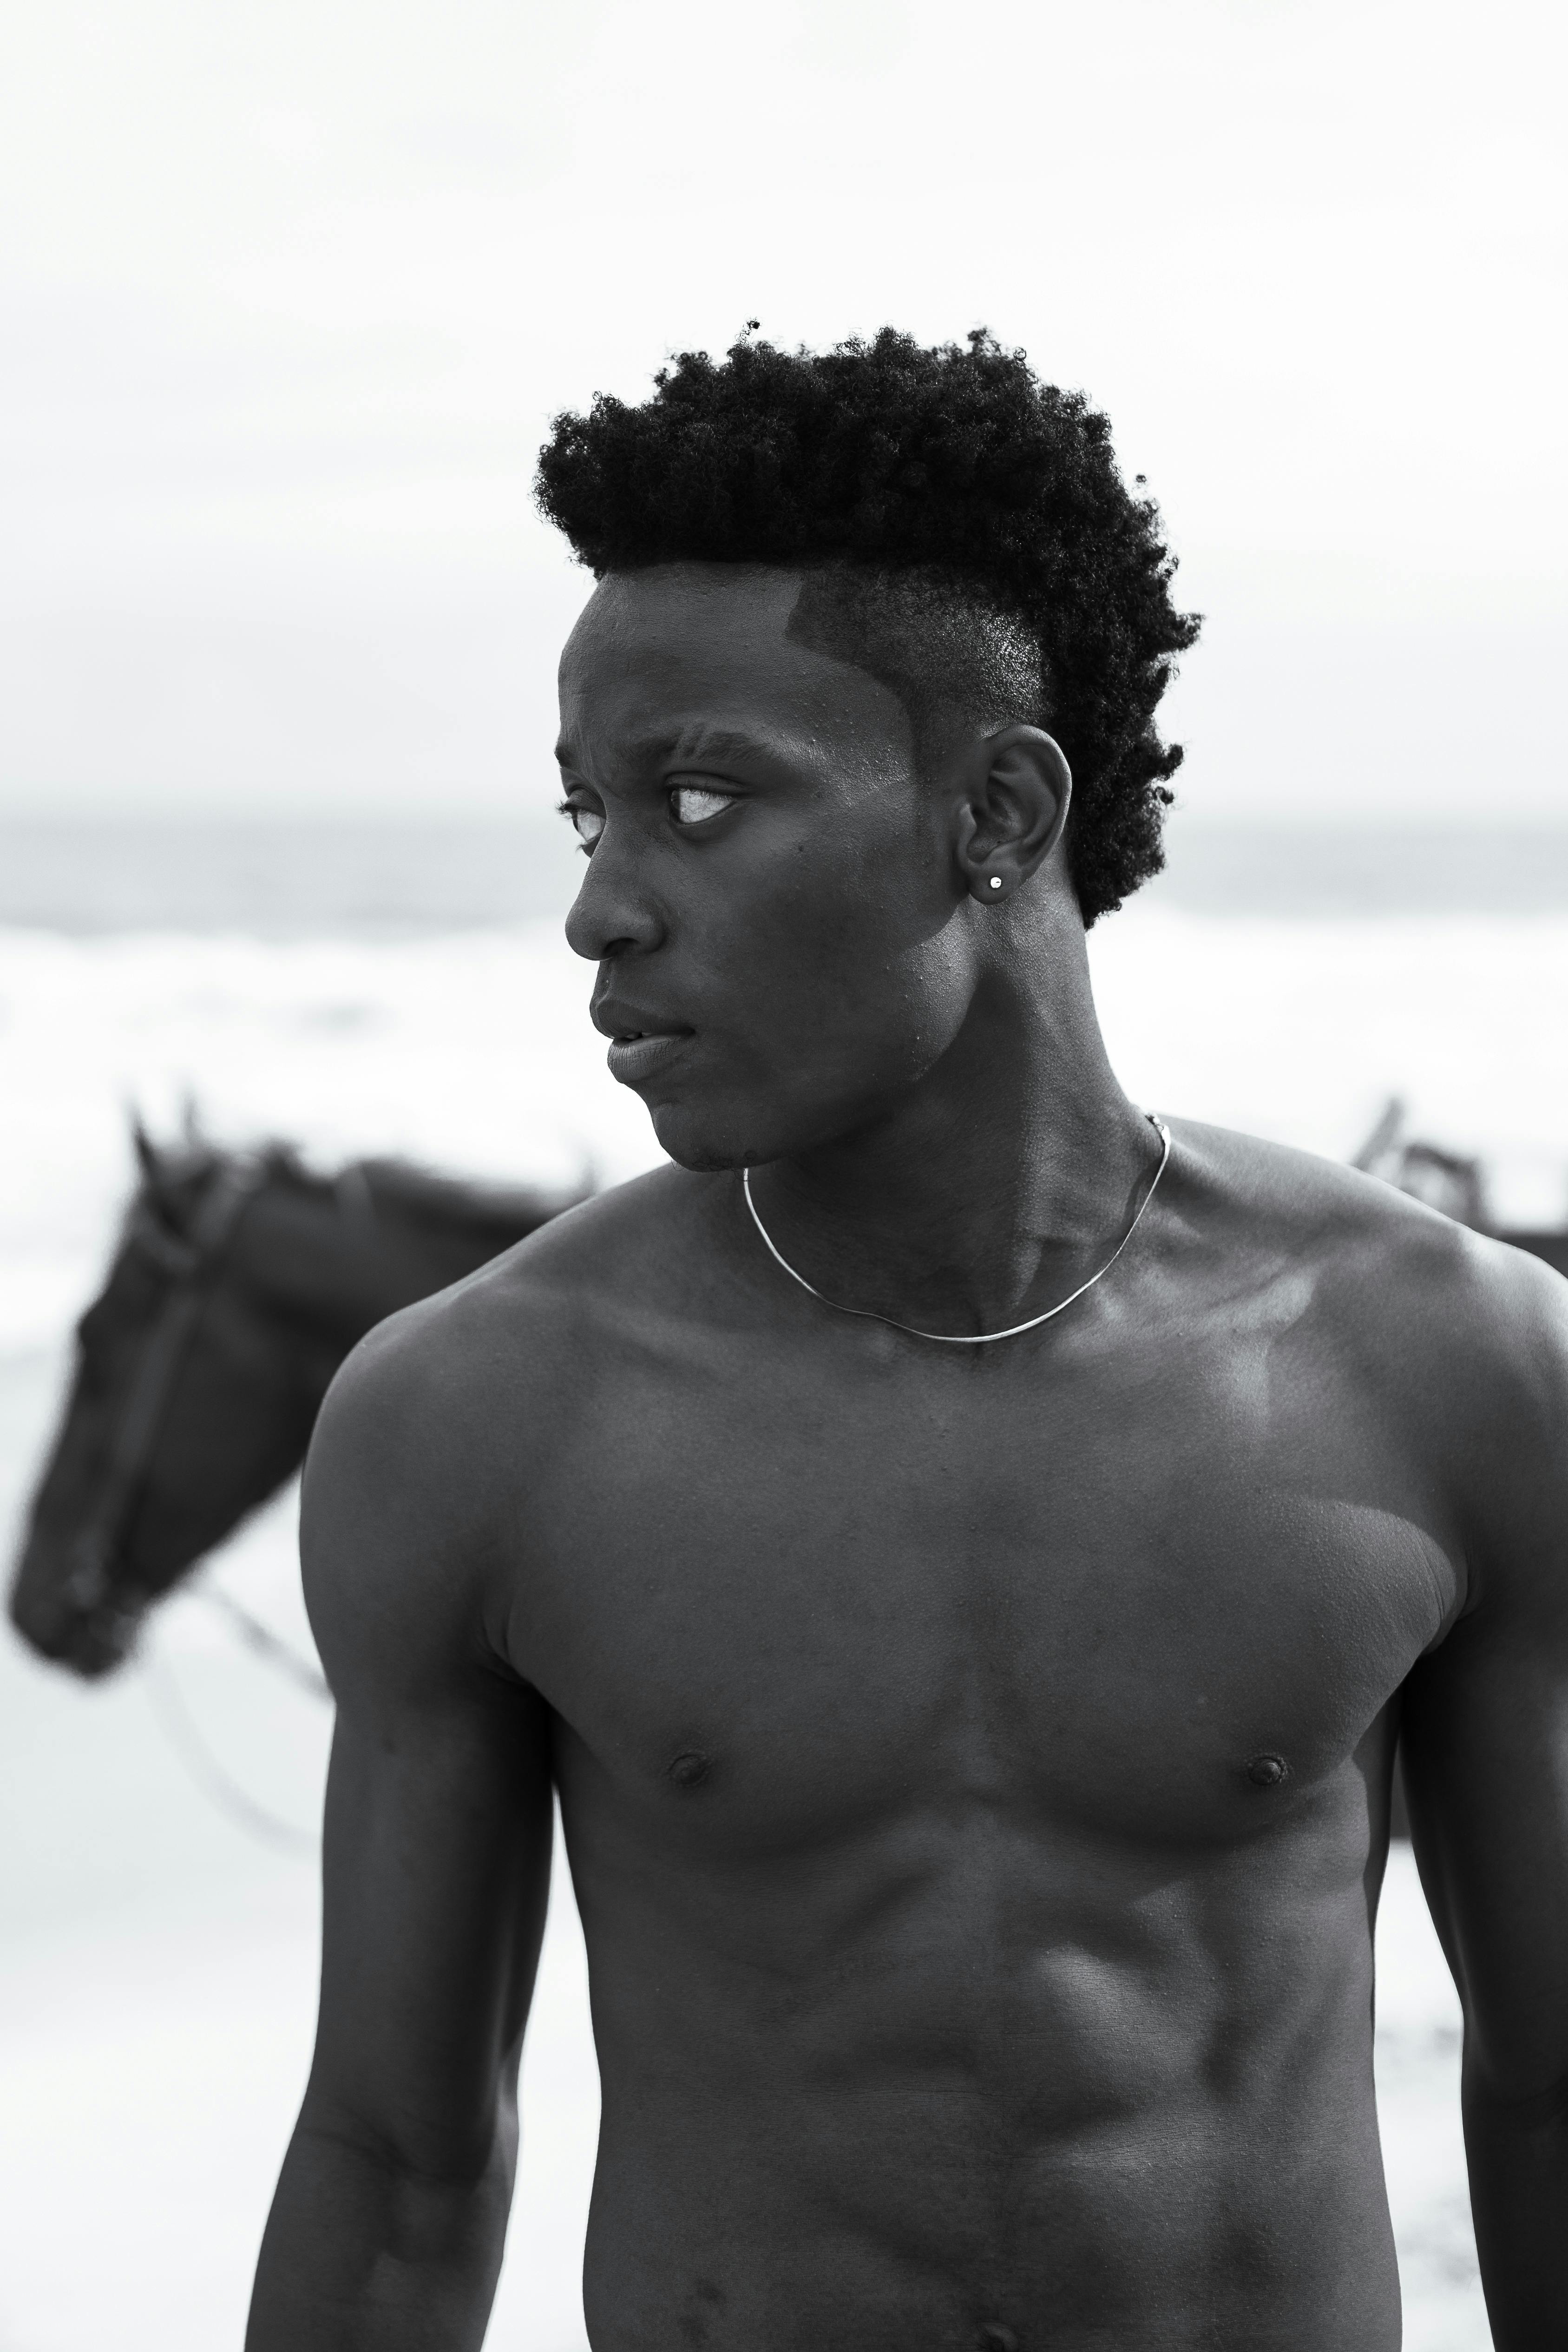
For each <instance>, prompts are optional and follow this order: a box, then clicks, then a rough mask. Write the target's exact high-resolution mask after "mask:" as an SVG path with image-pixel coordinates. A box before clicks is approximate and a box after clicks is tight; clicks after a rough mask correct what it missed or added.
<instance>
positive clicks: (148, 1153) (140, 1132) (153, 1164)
mask: <svg viewBox="0 0 1568 2352" xmlns="http://www.w3.org/2000/svg"><path fill="white" fill-rule="evenodd" d="M131 1144H132V1146H133V1148H134V1150H135V1152H136V1164H137V1166H138V1167H139V1168H140V1169H141V1180H142V1181H143V1183H146V1184H156V1182H157V1181H158V1179H159V1177H160V1176H161V1175H162V1172H163V1163H162V1160H160V1158H159V1157H158V1146H157V1145H156V1144H155V1143H154V1142H153V1140H152V1137H151V1136H150V1135H149V1134H148V1132H147V1129H145V1128H144V1127H143V1126H142V1124H141V1112H140V1111H139V1110H137V1109H136V1108H134V1106H133V1107H132V1108H131Z"/></svg>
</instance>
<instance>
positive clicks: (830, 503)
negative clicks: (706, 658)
mask: <svg viewBox="0 0 1568 2352" xmlns="http://www.w3.org/2000/svg"><path fill="white" fill-rule="evenodd" d="M1141 485H1142V478H1141V477H1140V478H1139V487H1140V488H1141ZM536 497H537V499H538V505H539V508H540V510H541V512H542V513H543V514H544V515H545V516H546V517H547V518H548V519H549V520H550V521H552V522H554V523H555V524H557V525H558V526H559V529H560V530H562V531H563V532H564V533H565V535H566V537H567V539H568V541H570V545H571V547H572V549H573V551H574V552H575V553H576V554H577V556H578V557H579V559H580V561H581V562H584V563H586V564H588V565H589V566H590V568H591V570H592V571H593V572H594V574H595V576H596V577H598V578H600V579H602V578H604V577H605V576H606V574H608V573H614V572H639V571H644V570H649V569H652V568H653V567H654V566H656V565H660V564H670V563H705V564H714V563H718V564H722V563H731V564H735V565H737V566H748V567H756V566H765V567H772V568H775V569H779V570H787V571H791V572H798V573H800V574H802V575H803V578H804V583H805V584H804V585H803V588H802V593H801V595H800V598H799V599H798V601H797V607H796V612H795V614H794V615H793V616H792V618H791V622H790V625H789V633H790V635H792V636H793V637H795V638H796V640H797V641H798V642H801V643H806V644H810V645H811V646H815V647H816V648H817V649H819V650H821V651H823V652H828V653H831V654H833V655H835V656H837V657H838V658H840V659H842V660H847V661H851V662H852V663H854V664H855V665H856V666H857V667H862V668H864V669H866V670H867V671H868V672H870V674H871V675H873V676H874V677H878V678H879V679H880V680H881V682H883V684H885V685H887V686H888V687H889V688H891V689H892V690H893V691H894V693H895V694H897V695H898V697H899V698H900V700H901V701H902V702H903V703H904V707H905V709H907V711H908V712H909V715H910V719H911V724H912V728H913V730H914V733H915V740H916V748H917V751H920V750H922V749H924V748H925V745H926V744H928V743H929V741H930V740H931V736H932V734H933V731H934V728H935V725H936V721H937V720H938V719H940V718H942V717H944V716H946V717H949V718H950V717H954V716H956V717H960V718H962V719H965V720H966V721H967V722H968V723H970V724H973V725H976V726H979V727H984V728H987V729H989V728H992V727H996V726H1001V725H1005V724H1008V723H1009V722H1012V721H1017V720H1023V721H1026V722H1028V723H1031V724H1036V725H1047V726H1049V727H1050V729H1051V733H1052V734H1053V735H1054V736H1055V737H1056V739H1057V740H1058V741H1059V742H1060V743H1061V748H1062V751H1064V752H1065V754H1066V756H1067V760H1068V762H1069V765H1070V766H1071V771H1072V776H1073V803H1072V814H1071V817H1070V820H1069V823H1068V828H1067V835H1066V854H1067V862H1068V868H1069V871H1070V873H1071V877H1072V882H1073V887H1074V888H1075V890H1076V892H1077V896H1078V902H1079V906H1080V908H1081V909H1082V915H1083V919H1084V922H1085V924H1086V925H1087V924H1090V923H1092V922H1093V921H1094V920H1095V919H1096V918H1097V917H1098V916H1100V915H1102V914H1106V913H1109V912H1110V911H1111V910H1112V909H1113V908H1115V907H1117V906H1119V905H1120V904H1121V903H1122V901H1123V899H1124V898H1125V897H1126V896H1127V894H1128V893H1129V892H1130V891H1132V890H1134V889H1136V887H1138V885H1139V884H1140V883H1141V882H1144V881H1146V880H1147V879H1148V877H1150V876H1151V875H1152V874H1155V873H1157V872H1158V870H1159V868H1160V866H1162V865H1163V864H1164V862H1165V859H1164V850H1163V847H1162V844H1161V832H1162V827H1163V824H1164V818H1165V814H1166V809H1167V808H1168V807H1169V805H1170V803H1171V801H1172V798H1173V795H1172V793H1171V792H1170V790H1169V788H1168V780H1169V778H1170V777H1171V776H1172V775H1173V774H1174V773H1175V772H1176V768H1177V767H1178V765H1179V764H1180V761H1181V757H1182V753H1181V747H1180V746H1179V744H1166V743H1164V742H1162V741H1161V740H1160V736H1159V733H1158V731H1157V730H1156V727H1155V709H1156V708H1157V705H1158V703H1159V700H1160V698H1161V696H1162V695H1163V694H1164V692H1165V688H1166V685H1167V684H1168V683H1169V680H1170V677H1171V676H1172V674H1173V672H1174V669H1175V665H1176V656H1177V655H1178V654H1179V653H1181V652H1182V651H1183V650H1185V648H1186V647H1187V646H1190V645H1192V644H1193V643H1194V642H1195V640H1196V638H1197V633H1198V626H1199V624H1198V619H1197V615H1196V614H1190V613H1180V612H1178V611H1177V610H1176V607H1175V604H1173V602H1172V599H1171V593H1170V590H1171V583H1172V580H1173V577H1174V574H1175V571H1176V559H1175V557H1174V556H1173V555H1172V553H1171V551H1170V550H1169V549H1168V548H1167V547H1166V544H1165V541H1164V540H1163V538H1162V536H1161V525H1160V518H1159V513H1158V509H1156V508H1155V505H1154V502H1153V501H1152V499H1147V498H1145V497H1141V496H1137V495H1134V491H1132V490H1129V488H1127V486H1126V484H1125V483H1124V480H1123V478H1122V476H1121V474H1120V472H1119V470H1118V468H1117V466H1116V462H1115V458H1114V456H1113V451H1112V447H1111V440H1110V426H1109V424H1108V422H1107V420H1106V419H1105V417H1103V415H1100V414H1099V413H1098V412H1097V411H1095V410H1093V409H1092V408H1091V407H1090V406H1089V404H1088V403H1087V401H1086V400H1085V399H1084V397H1083V395H1082V394H1081V393H1072V392H1062V391H1061V390H1060V389H1059V388H1058V387H1056V386H1055V385H1052V384H1048V383H1042V382H1041V381H1040V379H1039V378H1038V377H1037V376H1036V375H1035V374H1034V373H1033V371H1032V370H1031V369H1030V365H1029V362H1028V361H1027V359H1026V358H1025V356H1024V354H1023V353H1022V352H1007V351H1003V350H1002V349H1001V348H1000V346H999V345H998V343H997V342H996V341H995V339H994V338H993V337H992V336H990V335H989V334H988V332H987V331H985V330H984V329H978V328H977V329H976V330H975V331H974V332H973V333H971V334H970V335H969V337H968V338H967V344H966V345H958V344H952V343H949V344H941V345H937V346H935V347H932V348H925V347H923V346H922V345H920V344H918V343H916V342H915V340H914V338H913V337H911V336H908V335H904V334H900V333H898V332H897V331H895V330H894V329H893V328H891V327H886V328H883V330H882V331H881V333H880V334H878V335H877V336H876V337H875V338H874V339H873V341H870V342H863V341H849V342H845V343H841V344H840V345H838V346H836V347H835V348H834V349H833V350H831V351H828V352H808V351H805V350H801V351H799V352H782V351H779V350H778V349H776V348H775V347H774V346H773V345H772V344H770V343H768V342H765V341H751V340H750V339H749V338H743V339H742V340H741V341H738V342H737V343H735V344H734V345H732V346H731V348H730V350H729V351H728V352H727V354H726V356H725V358H724V360H723V361H722V362H716V361H714V360H713V359H711V358H710V357H709V355H708V353H707V352H683V353H682V354H680V356H679V357H678V358H676V359H675V360H674V361H672V362H671V363H670V364H669V365H668V366H667V367H665V368H664V369H662V370H661V371H660V373H658V375H657V376H656V377H655V378H654V390H653V396H652V397H651V398H650V399H648V400H646V401H644V402H643V403H642V404H640V405H637V406H632V405H631V404H628V403H626V402H624V401H621V400H618V399H616V398H614V397H613V396H612V394H602V393H601V394H599V395H597V396H596V398H595V399H594V401H593V403H592V404H591V407H590V409H589V410H588V412H587V413H586V414H583V415H577V414H572V413H570V412H569V413H567V414H565V415H560V416H558V417H557V418H556V420H555V424H554V426H553V429H552V433H551V437H550V439H549V441H548V442H547V443H546V444H545V446H544V447H543V449H542V450H541V451H540V453H539V465H538V478H537V481H536Z"/></svg>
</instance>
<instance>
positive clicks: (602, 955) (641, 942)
mask: <svg viewBox="0 0 1568 2352" xmlns="http://www.w3.org/2000/svg"><path fill="white" fill-rule="evenodd" d="M566 938H567V945H568V946H569V947H570V948H571V949H572V950H574V952H575V953H576V954H578V955H580V956H584V957H586V958H587V960H588V961H589V962H590V963H602V962H603V961H605V960H606V958H609V957H614V956H619V955H625V954H627V953H628V952H630V951H631V950H633V949H635V950H641V952H642V953H643V954H646V953H647V952H648V951H649V950H650V949H653V948H656V947H657V946H658V944H659V942H660V940H662V939H663V938H664V917H663V915H662V914H661V912H660V909H659V907H658V903H657V901H656V899H655V898H654V896H653V891H652V890H651V889H650V887H649V886H648V877H647V874H646V869H645V866H644V861H643V858H642V857H640V856H639V855H638V843H637V838H636V834H635V831H634V829H633V828H632V826H630V825H627V824H620V825H617V824H613V823H612V824H606V826H605V828H604V831H603V832H602V833H601V835H600V836H599V839H598V841H597V842H596V843H595V844H594V848H593V855H592V856H591V858H590V859H589V861H588V872H587V874H586V875H585V876H584V877H583V883H582V887H581V889H580V891H579V892H578V894H577V898H576V899H575V901H574V902H573V905H572V909H571V912H570V915H568V917H567V919H566Z"/></svg>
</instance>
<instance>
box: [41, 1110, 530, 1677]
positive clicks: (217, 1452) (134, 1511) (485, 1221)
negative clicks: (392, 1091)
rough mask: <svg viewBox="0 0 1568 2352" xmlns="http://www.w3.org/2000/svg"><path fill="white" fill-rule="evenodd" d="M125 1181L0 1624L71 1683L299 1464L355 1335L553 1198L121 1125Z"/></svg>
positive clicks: (505, 1242) (97, 1666)
mask: <svg viewBox="0 0 1568 2352" xmlns="http://www.w3.org/2000/svg"><path fill="white" fill-rule="evenodd" d="M136 1149H137V1154H138V1158H139V1160H140V1162H141V1182H140V1184H139V1185H138V1188H137V1190H136V1192H135V1194H134V1196H133V1197H132V1200H131V1205H130V1208H129V1210H128V1212H127V1214H126V1218H125V1223H124V1225H123V1228H122V1231H121V1234H120V1244H119V1247H118V1249H117V1251H116V1253H115V1257H114V1261H113V1264H112V1265H111V1266H110V1274H109V1279H108V1281H107V1282H106V1284H105V1285H104V1287H103V1289H102V1291H101V1292H100V1293H99V1297H97V1298H96V1299H95V1300H94V1302H93V1304H92V1306H91V1307H89V1309H88V1311H87V1313H86V1314H85V1315H84V1316H83V1318H82V1319H81V1322H80V1324H79V1326H78V1341H77V1366H76V1373H75V1377H74V1379H73V1381H72V1382H71V1387H70V1392H69V1395H68V1399H67V1402H66V1408H65V1412H64V1416H63V1419H62V1421H61V1423H60V1427H59V1429H58V1431H57V1434H56V1437H55V1441H54V1444H53V1446H52V1447H51V1449H50V1452H49V1455H48V1459H47V1463H46V1465H45V1467H44V1471H43V1475H42V1477H41V1479H40V1481H39V1485H38V1488H37V1495H36V1497H35V1499H34V1503H33V1507H32V1511H31V1514H30V1517H29V1521H28V1527H27V1532H26V1539H25V1541H24V1544H23V1549H22V1554H21V1559H20V1560H19V1562H18V1565H17V1568H16V1575H15V1578H14V1580H13V1582H12V1587H11V1600H10V1607H11V1616H12V1621H13V1622H14V1623H15V1624H16V1629H17V1631H18V1632H19V1633H21V1634H22V1636H23V1638H24V1639H25V1640H26V1641H27V1642H29V1643H31V1644H32V1646H33V1647H34V1649H36V1650H37V1651H39V1652H40V1653H41V1654H42V1655H43V1656H45V1657H47V1658H50V1659H53V1660H54V1661H56V1663H57V1664H61V1665H64V1666H68V1667H70V1668H71V1669H72V1670H73V1671H74V1672H75V1673H77V1674H79V1675H88V1676H89V1677H90V1676H97V1675H104V1674H108V1673H110V1672H111V1671H112V1669H113V1668H114V1667H116V1666H117V1665H119V1664H120V1663H121V1662H122V1660H123V1659H124V1658H125V1657H126V1656H127V1654H129V1651H130V1649H131V1644H132V1643H133V1641H134V1638H135V1635H136V1632H137V1629H138V1627H139V1625H140V1623H141V1620H142V1619H143V1617H145V1615H146V1614H147V1612H148V1611H149V1610H150V1609H151V1608H152V1606H153V1604H154V1603H155V1602H157V1601H160V1600H162V1598H163V1596H164V1595H165V1594H166V1593H168V1592H170V1591H172V1589H173V1587H174V1586H175V1585H176V1584H177V1583H178V1582H179V1581H180V1580H181V1579H182V1578H183V1576H185V1575H186V1574H187V1573H188V1572H189V1570H191V1569H192V1568H193V1567H194V1566H195V1564H196V1563H197V1561H198V1560H200V1559H202V1558H203V1557H204V1555H205V1554H206V1553H207V1552H209V1551H211V1550H212V1549H213V1548H214V1545H216V1544H219V1543H221V1542H222V1541H223V1539H224V1538H225V1536H227V1535H229V1534H230V1533H231V1532H232V1531H233V1529H234V1528H235V1527H236V1526H237V1525H238V1524H239V1522H240V1520H241V1519H242V1518H243V1517H245V1516H246V1513H247V1512H249V1511H252V1510H254V1509H255V1508H256V1507H257V1505H259V1504H261V1503H264V1502H266V1501H267V1498H268V1497H269V1496H272V1495H273V1494H275V1493H276V1492H277V1488H278V1487H279V1486H282V1485H283V1483H284V1481H285V1480H286V1479H287V1478H288V1477H290V1476H291V1475H293V1473H294V1472H295V1471H296V1470H297V1469H298V1466H299V1465H300V1463H301V1462H302V1461H303V1460H304V1457H305V1449H306V1446H307V1444H308V1441H309V1436H310V1432H311V1429H312V1427H313V1425H314V1423H315V1419H316V1415H317V1412H318V1411H319V1407H320V1403H321V1400H322V1398H323V1397H324V1396H325V1394H326V1392H327V1387H328V1383H329V1381H330V1380H331V1378H332V1375H333V1373H334V1372H335V1371H336V1370H337V1369H338V1366H339V1365H340V1363H341V1362H342V1360H343V1359H344V1357H345V1356H346V1355H347V1354H348V1353H349V1350H350V1348H352V1347H353V1346H354V1344H355V1342H356V1341H357V1340H359V1339H362V1338H363V1337H364V1334H365V1333H366V1332H367V1331H368V1330H370V1329H371V1327H372V1325H374V1324H376V1323H379V1322H380V1321H381V1320H382V1318H383V1317H385V1316H388V1315H391V1314H392V1313H393V1312H394V1310H395V1309H396V1308H398V1307H406V1306H408V1305H409V1304H410V1303H411V1302H412V1301H413V1300H414V1299H417V1298H423V1297H428V1296H429V1295H430V1294H431V1292H433V1291H436V1290H441V1289H444V1287H445V1286H446V1285H447V1284H448V1283H452V1282H455V1281H457V1280H459V1279H460V1277H461V1276H464V1275H465V1274H471V1273H473V1272H474V1271H475V1270H476V1268H477V1267H479V1266H481V1265H485V1264H486V1262H487V1261H488V1260H489V1259H491V1258H493V1257H495V1256H497V1255H498V1254H499V1253H500V1252H501V1251H502V1250H504V1249H507V1248H508V1247H510V1245H511V1244H513V1243H514V1242H517V1241H520V1240H521V1239H522V1238H523V1237H524V1235H525V1234H530V1233H533V1232H534V1231H535V1230H536V1229H537V1228H538V1226H539V1225H542V1224H544V1223H546V1222H547V1221H548V1220H549V1218H550V1217H552V1216H554V1215H555V1214H556V1213H558V1211H559V1210H560V1209H562V1208H565V1207H567V1206H569V1205H570V1203H569V1202H567V1201H565V1200H561V1199H550V1198H549V1197H547V1196H546V1195H544V1194H542V1193H539V1192H526V1191H516V1192H513V1191H500V1190H495V1191H491V1190H486V1188H484V1187H481V1186H478V1185H469V1184H461V1183H456V1182H454V1181H451V1180H450V1179H448V1178H444V1177H440V1176H434V1175H430V1174H428V1173H426V1172H425V1171H423V1170H421V1169H418V1168H414V1167H411V1166H408V1165H406V1164H404V1163H402V1162H400V1161H397V1160H361V1161H356V1162H355V1163H353V1164H352V1165H351V1166H350V1167H348V1168H345V1169H343V1170H342V1171H340V1174H339V1175H337V1176H336V1177H335V1178H331V1179H328V1178H323V1177H319V1176H314V1175H311V1174H309V1173H308V1171H306V1170H305V1169H304V1168H303V1167H302V1166H301V1165H300V1163H299V1161H298V1159H297V1158H296V1157H295V1155H294V1154H293V1153H292V1152H291V1151H289V1150H287V1148H285V1147H283V1146H280V1145H273V1146H270V1147H267V1148H266V1149H264V1150H260V1151H257V1152H252V1153H238V1152H229V1151H223V1150H218V1149H217V1148H216V1147H215V1146H214V1145H212V1144H210V1143H207V1142H204V1141H203V1140H201V1139H199V1138H196V1137H193V1138H192V1139H190V1140H189V1141H188V1142H187V1143H186V1144H185V1146H184V1147H183V1148H182V1149H180V1150H171V1151H160V1150H155V1149H154V1147H153V1146H152V1144H151V1143H150V1142H149V1141H148V1139H147V1138H146V1137H145V1136H144V1135H143V1134H141V1131H140V1130H138V1132H137V1136H136Z"/></svg>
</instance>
